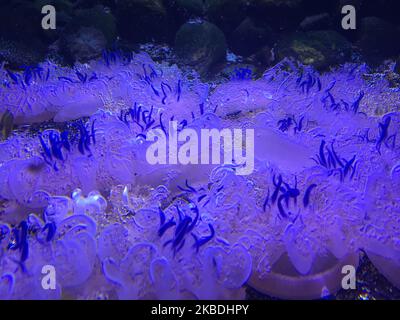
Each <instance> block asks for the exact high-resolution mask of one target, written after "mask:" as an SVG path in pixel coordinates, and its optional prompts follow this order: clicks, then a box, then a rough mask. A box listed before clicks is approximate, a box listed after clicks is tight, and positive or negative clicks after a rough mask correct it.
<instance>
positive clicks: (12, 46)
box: [0, 39, 46, 69]
mask: <svg viewBox="0 0 400 320" xmlns="http://www.w3.org/2000/svg"><path fill="white" fill-rule="evenodd" d="M45 51H46V46H45V45H44V44H43V43H42V42H41V41H39V40H36V41H34V42H32V41H31V42H30V45H29V46H28V45H26V43H24V42H18V41H11V40H4V39H0V65H1V64H2V63H3V62H5V63H6V65H7V66H8V67H9V68H10V69H20V67H21V66H23V65H25V66H30V65H36V64H38V63H39V62H42V61H43V60H44V58H45Z"/></svg>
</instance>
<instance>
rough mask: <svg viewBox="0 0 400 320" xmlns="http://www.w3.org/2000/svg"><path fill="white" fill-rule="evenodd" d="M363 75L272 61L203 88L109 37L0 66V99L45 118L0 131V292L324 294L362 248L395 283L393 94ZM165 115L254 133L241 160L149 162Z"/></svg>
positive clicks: (26, 115) (396, 122) (397, 179)
mask: <svg viewBox="0 0 400 320" xmlns="http://www.w3.org/2000/svg"><path fill="white" fill-rule="evenodd" d="M367 72H368V67H367V66H366V65H344V66H341V67H340V68H338V69H336V70H332V71H330V72H326V73H324V74H319V73H318V72H317V71H315V70H313V69H312V68H310V67H304V66H301V65H297V64H296V63H294V62H293V61H290V60H284V61H282V62H281V63H279V64H278V65H276V66H275V67H274V68H271V69H269V70H267V71H266V72H265V73H264V74H263V76H262V77H260V78H259V79H256V80H251V79H250V78H246V79H240V78H239V79H238V78H233V79H231V80H229V81H225V82H223V83H221V84H218V85H216V86H212V85H210V84H207V83H203V82H202V81H201V80H200V79H199V77H198V76H197V75H196V74H195V73H187V72H183V71H181V70H180V69H179V68H178V67H177V66H175V65H174V66H169V65H166V64H159V63H156V62H154V61H152V60H151V58H150V57H149V56H147V55H146V54H128V55H127V54H124V53H122V52H120V51H116V52H105V53H104V56H103V60H102V61H92V62H91V63H89V64H86V65H77V66H75V67H74V68H66V67H65V68H64V67H59V66H57V65H55V64H53V63H50V62H46V63H43V64H41V65H39V66H36V67H29V68H26V70H25V71H24V72H20V73H14V72H11V71H9V70H4V69H2V70H0V80H1V82H2V88H1V91H0V102H1V103H0V108H1V111H2V112H5V111H6V110H8V111H9V112H11V113H12V114H13V116H14V118H15V119H16V123H17V124H19V125H21V127H23V125H33V124H35V125H36V126H37V125H38V124H39V128H40V129H39V130H36V131H34V132H32V131H29V130H19V131H18V134H17V133H14V134H13V135H11V136H10V137H9V138H8V139H7V140H5V141H3V142H2V143H1V145H0V177H1V181H2V183H1V185H0V197H1V200H2V205H3V214H2V216H1V225H0V232H1V233H0V297H1V298H3V299H20V298H27V299H28V298H42V299H48V298H51V299H53V298H78V299H79V298H110V299H117V298H118V299H242V298H244V297H245V290H244V288H245V287H244V286H245V285H246V284H247V285H250V286H253V287H254V288H256V289H257V290H259V291H261V292H264V293H268V294H271V295H274V296H277V297H282V298H319V297H321V296H324V295H326V294H329V293H334V292H335V291H337V290H338V289H339V288H340V285H341V280H342V276H343V274H342V269H343V267H344V266H347V265H352V266H354V267H355V268H356V267H357V265H358V255H359V251H360V250H364V251H365V252H366V253H367V254H368V255H369V256H370V258H371V260H372V261H373V262H374V263H375V266H376V267H377V268H378V269H379V270H380V271H381V272H382V273H383V274H384V275H385V276H386V277H387V278H388V279H389V280H390V281H392V283H393V284H394V285H397V286H399V283H400V281H399V277H398V275H399V274H400V273H399V268H400V261H399V257H400V254H399V251H400V246H399V244H400V242H399V239H400V221H399V216H400V215H399V205H398V204H399V203H400V202H399V197H400V193H399V192H400V191H399V190H400V189H399V186H400V169H399V168H400V162H399V159H400V149H399V144H398V142H397V141H396V137H397V133H398V130H399V127H400V114H399V112H398V101H400V99H399V98H400V93H399V90H396V89H393V88H390V87H389V85H388V82H387V80H385V79H384V78H382V77H375V78H373V79H366V78H365V77H364V75H365V74H366V73H367ZM51 120H52V121H51ZM49 121H50V122H49ZM170 121H176V122H177V127H178V131H181V130H183V129H191V130H193V132H195V133H197V134H198V135H200V131H201V130H202V129H218V130H222V129H232V130H234V129H253V130H254V168H253V169H254V170H252V172H250V173H249V174H247V175H239V174H237V173H238V168H239V166H240V164H239V163H234V162H232V161H230V163H219V164H218V163H209V164H194V163H190V164H181V163H177V164H174V163H165V164H150V163H149V162H148V161H147V158H146V150H148V148H149V146H150V145H151V141H149V140H148V139H147V138H148V135H149V133H150V132H151V130H154V129H158V130H161V132H164V133H165V135H168V134H169V132H168V125H169V122H170ZM43 122H46V123H45V125H44V124H43ZM40 124H42V125H40ZM227 148H228V146H227V145H225V144H224V147H223V148H221V150H220V153H221V158H222V157H223V156H225V153H224V151H226V150H227ZM230 160H232V159H230ZM45 266H53V267H54V268H55V270H56V271H57V284H56V290H50V291H46V290H43V288H42V286H41V281H42V276H43V274H42V272H43V267H45Z"/></svg>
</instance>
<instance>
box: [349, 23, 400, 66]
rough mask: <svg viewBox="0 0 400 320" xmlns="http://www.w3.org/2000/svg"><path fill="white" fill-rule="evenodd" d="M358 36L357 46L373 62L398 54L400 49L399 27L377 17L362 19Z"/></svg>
mask: <svg viewBox="0 0 400 320" xmlns="http://www.w3.org/2000/svg"><path fill="white" fill-rule="evenodd" d="M357 38H358V40H357V42H356V44H357V46H359V47H360V49H361V52H362V53H363V54H364V55H365V56H366V57H367V58H368V59H370V60H371V62H375V60H377V59H380V60H381V59H382V58H383V57H390V56H394V55H397V54H398V53H399V51H400V42H399V41H398V40H399V39H400V32H399V29H398V28H396V26H394V25H392V24H391V23H389V22H387V21H385V20H382V19H380V18H377V17H365V18H362V19H361V20H360V23H359V27H358V29H357Z"/></svg>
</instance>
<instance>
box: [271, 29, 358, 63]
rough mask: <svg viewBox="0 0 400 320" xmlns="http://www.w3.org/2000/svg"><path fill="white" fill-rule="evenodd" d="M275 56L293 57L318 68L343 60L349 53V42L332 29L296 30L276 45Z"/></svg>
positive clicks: (279, 57) (281, 57)
mask: <svg viewBox="0 0 400 320" xmlns="http://www.w3.org/2000/svg"><path fill="white" fill-rule="evenodd" d="M276 53H277V58H278V59H279V60H281V59H283V58H285V57H294V58H295V59H298V60H299V61H300V62H302V63H303V64H306V65H313V66H314V67H316V68H318V69H326V68H328V67H329V66H332V65H336V64H341V63H343V62H345V61H346V60H347V59H348V58H349V57H350V54H351V44H350V43H349V42H348V41H347V40H346V39H345V38H344V37H342V36H341V35H340V34H339V33H337V32H336V31H332V30H323V31H308V32H297V33H294V34H292V35H290V36H287V37H284V38H283V39H282V40H281V41H280V42H279V43H278V45H277V52H276Z"/></svg>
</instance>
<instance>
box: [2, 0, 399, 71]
mask: <svg viewBox="0 0 400 320" xmlns="http://www.w3.org/2000/svg"><path fill="white" fill-rule="evenodd" d="M399 3H400V1H398V0H114V1H112V0H99V1H98V0H84V1H79V0H75V1H73V0H70V1H68V0H30V1H28V0H13V1H7V0H0V61H1V60H3V61H7V64H6V66H8V67H9V68H14V69H18V68H19V67H20V66H21V65H31V64H35V63H38V62H40V61H43V60H44V59H46V58H51V59H54V60H56V61H57V62H59V63H60V64H73V63H74V62H76V61H80V62H85V61H87V60H89V59H93V58H97V57H99V56H101V52H102V50H103V49H104V48H108V49H113V48H116V47H118V48H122V49H124V50H134V51H138V50H139V49H140V46H139V45H140V44H144V43H151V44H152V46H150V47H148V49H149V51H151V50H155V49H154V48H155V47H157V48H158V51H157V52H160V48H163V50H164V53H165V55H164V56H163V55H160V56H159V59H160V60H165V59H167V58H166V56H168V55H170V56H173V57H174V59H175V60H176V61H177V62H179V63H184V64H186V65H191V66H192V67H194V68H196V69H198V70H199V71H200V72H203V73H209V72H213V71H214V70H215V69H218V68H220V67H221V65H224V64H225V58H226V50H228V52H232V53H234V54H235V55H234V56H232V57H233V58H232V59H234V60H235V59H236V60H237V61H239V62H243V63H249V64H251V65H252V66H254V67H255V68H259V69H260V70H262V69H265V68H266V67H268V66H269V65H271V64H274V63H276V62H277V61H279V60H280V59H282V58H284V57H288V56H292V57H295V58H297V59H299V60H300V61H301V62H303V63H305V64H311V65H314V66H315V67H316V68H317V69H320V70H325V69H329V68H330V67H332V66H335V65H337V64H341V63H343V62H346V61H354V62H367V63H368V64H370V65H371V66H379V65H381V64H382V63H383V62H384V61H385V60H386V59H392V60H394V61H396V60H398V59H399V57H400V19H399V15H400V5H399ZM46 4H52V5H54V6H55V7H56V10H57V29H56V30H43V29H42V28H41V20H42V18H43V16H44V15H42V14H41V8H42V6H43V5H46ZM346 4H352V5H354V6H355V7H356V9H357V29H356V30H354V31H353V30H350V31H349V30H347V31H346V30H343V29H342V28H341V19H342V17H343V15H342V14H341V8H342V6H343V5H346ZM188 21H192V22H193V23H188ZM152 48H153V49H152ZM161 51H162V50H161ZM155 55H156V54H155ZM156 56H157V55H156ZM156 58H157V57H156Z"/></svg>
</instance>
